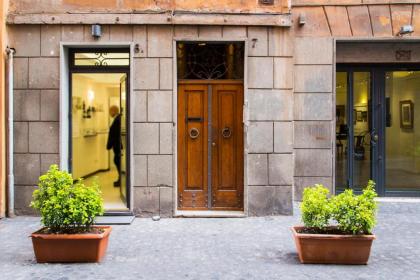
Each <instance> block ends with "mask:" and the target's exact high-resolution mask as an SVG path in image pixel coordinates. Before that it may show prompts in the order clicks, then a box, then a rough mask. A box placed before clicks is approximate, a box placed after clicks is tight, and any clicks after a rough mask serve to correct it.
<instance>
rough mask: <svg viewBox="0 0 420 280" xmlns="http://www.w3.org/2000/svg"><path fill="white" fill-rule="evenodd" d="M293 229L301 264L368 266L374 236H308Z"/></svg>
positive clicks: (297, 227)
mask: <svg viewBox="0 0 420 280" xmlns="http://www.w3.org/2000/svg"><path fill="white" fill-rule="evenodd" d="M304 228H305V227H301V226H295V227H293V228H292V232H293V236H294V238H295V243H296V248H297V251H298V254H299V260H300V262H301V263H313V264H367V263H368V260H369V255H370V249H371V247H372V242H373V240H374V239H375V236H374V235H340V234H308V233H299V232H298V231H300V230H302V229H304Z"/></svg>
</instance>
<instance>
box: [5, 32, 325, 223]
mask: <svg viewBox="0 0 420 280" xmlns="http://www.w3.org/2000/svg"><path fill="white" fill-rule="evenodd" d="M9 34H10V39H11V41H10V45H11V46H13V47H14V48H16V50H17V52H16V58H15V64H14V75H15V81H14V90H15V100H16V101H15V108H14V109H15V136H16V137H15V150H14V153H15V166H14V168H15V171H16V196H15V200H16V212H17V213H18V214H30V213H32V212H31V210H30V209H29V208H28V204H29V200H30V193H31V192H32V191H33V189H34V186H36V184H37V179H38V176H39V175H40V174H41V173H42V172H44V171H45V170H46V169H47V168H48V166H49V165H50V164H52V163H58V162H59V159H60V155H59V153H60V149H59V102H60V101H59V100H60V98H59V94H60V93H59V87H60V80H59V79H60V75H59V67H60V57H59V54H60V52H59V43H60V42H78V43H83V42H86V43H90V42H92V37H91V35H90V25H54V26H50V25H43V26H40V25H10V26H9ZM175 38H177V39H181V38H182V39H190V40H194V39H197V40H198V39H203V38H205V39H206V40H207V39H208V40H211V39H214V40H218V39H224V40H234V39H235V38H236V39H241V40H242V39H243V40H247V42H248V50H247V57H246V60H245V61H246V63H247V65H246V66H247V67H246V68H247V73H246V75H247V77H246V84H245V86H246V88H245V100H246V104H245V105H246V106H245V108H246V109H245V116H246V119H244V122H245V124H246V125H247V129H246V130H247V131H246V134H245V135H246V141H245V143H246V147H245V153H246V157H245V159H246V161H245V166H244V168H245V171H246V172H245V182H246V183H245V196H246V199H245V203H247V205H245V209H246V210H247V211H246V213H245V214H246V215H249V216H264V215H279V214H291V213H292V201H293V197H295V198H299V197H300V190H301V189H302V187H303V186H305V185H307V184H312V183H318V182H324V183H326V184H327V185H328V186H331V185H332V174H333V173H332V172H333V171H332V160H333V157H332V141H331V137H332V136H331V135H332V116H333V114H332V111H333V110H332V108H333V107H332V101H333V100H332V79H333V78H332V75H333V74H332V73H333V72H332V69H333V67H332V64H333V60H332V44H333V43H332V40H331V39H311V40H318V41H317V42H315V43H314V42H312V43H313V45H314V47H315V46H316V48H324V49H327V50H329V49H331V57H330V56H326V57H320V56H319V55H314V54H313V53H311V50H308V49H306V48H304V47H303V45H304V44H310V43H311V42H307V39H297V40H296V45H295V41H294V39H293V37H292V32H291V29H289V28H280V27H276V28H274V27H231V26H224V27H221V26H199V27H198V26H170V25H161V26H154V25H149V26H145V25H124V26H123V25H111V26H103V36H102V37H101V38H100V39H99V40H98V42H99V43H101V44H106V43H107V42H133V43H134V44H138V45H139V52H138V53H135V57H134V68H133V69H134V70H133V71H134V73H132V76H133V77H134V82H133V85H132V92H131V103H132V104H131V110H132V111H133V119H132V121H133V131H132V137H133V147H132V150H133V153H134V155H133V165H132V166H131V170H132V172H133V181H132V194H133V205H132V210H133V211H134V213H135V214H136V215H139V216H150V215H156V214H159V215H161V216H173V214H174V208H175V206H174V201H173V200H174V197H176V196H175V194H176V174H175V172H176V171H175V170H176V169H175V164H176V159H175V156H174V155H175V149H176V147H175V138H176V135H175V132H176V119H174V112H173V108H175V107H176V106H174V104H175V102H176V96H175V92H176V90H175V89H174V88H173V85H174V79H175V77H174V73H173V63H174V58H173V54H174V50H173V42H174V39H175ZM253 39H256V40H253ZM305 40H306V41H305ZM312 51H315V50H312Z"/></svg>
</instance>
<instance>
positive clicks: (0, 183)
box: [0, 0, 8, 218]
mask: <svg viewBox="0 0 420 280" xmlns="http://www.w3.org/2000/svg"><path fill="white" fill-rule="evenodd" d="M7 3H8V1H7V0H0V48H1V52H0V218H1V217H4V215H5V197H6V195H5V190H6V188H5V185H6V180H5V177H6V176H5V175H6V172H5V159H6V153H5V151H6V149H5V106H4V104H5V81H4V78H5V55H6V54H5V52H4V50H5V47H6V32H5V30H6V25H5V14H6V11H7Z"/></svg>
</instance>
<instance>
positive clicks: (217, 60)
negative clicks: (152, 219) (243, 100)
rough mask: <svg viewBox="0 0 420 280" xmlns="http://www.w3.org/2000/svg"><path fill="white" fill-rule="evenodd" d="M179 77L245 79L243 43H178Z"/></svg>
mask: <svg viewBox="0 0 420 280" xmlns="http://www.w3.org/2000/svg"><path fill="white" fill-rule="evenodd" d="M177 60H178V63H177V67H178V79H197V80H203V79H204V80H216V79H243V77H244V44H243V43H239V42H238V43H211V42H210V43H204V42H203V43H192V42H185V43H178V44H177Z"/></svg>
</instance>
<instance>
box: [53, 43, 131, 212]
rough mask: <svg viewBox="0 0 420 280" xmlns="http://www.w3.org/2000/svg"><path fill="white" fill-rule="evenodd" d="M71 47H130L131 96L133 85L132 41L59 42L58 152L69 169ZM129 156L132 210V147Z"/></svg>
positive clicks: (64, 165) (129, 203) (65, 167)
mask: <svg viewBox="0 0 420 280" xmlns="http://www.w3.org/2000/svg"><path fill="white" fill-rule="evenodd" d="M71 48H78V49H83V48H91V49H92V48H102V49H104V48H105V49H106V48H109V49H111V48H129V49H130V75H129V78H130V80H129V81H128V82H129V84H130V87H129V92H128V93H127V94H129V95H130V96H133V86H131V85H133V84H134V83H133V82H134V79H133V77H134V75H133V73H134V43H133V42H112V43H89V42H71V43H70V42H60V114H59V135H60V136H59V138H60V139H59V153H60V168H61V169H63V170H69V166H68V162H69V133H70V130H69V128H70V120H69V113H70V112H69V102H70V100H69V97H70V81H69V73H70V67H69V65H70V64H69V49H71ZM129 106H130V110H129V112H130V118H129V119H130V120H133V112H134V108H133V106H134V102H130V104H129ZM129 129H130V131H133V122H132V121H130V123H129ZM128 143H129V145H130V147H133V133H131V135H130V139H128ZM128 156H129V161H130V164H129V168H130V169H131V170H129V174H130V178H129V186H128V188H129V192H130V193H129V198H130V201H127V204H128V206H129V211H132V210H133V205H134V200H133V182H134V177H133V176H134V172H133V166H134V162H133V160H134V156H133V149H130V154H129V155H128Z"/></svg>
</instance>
